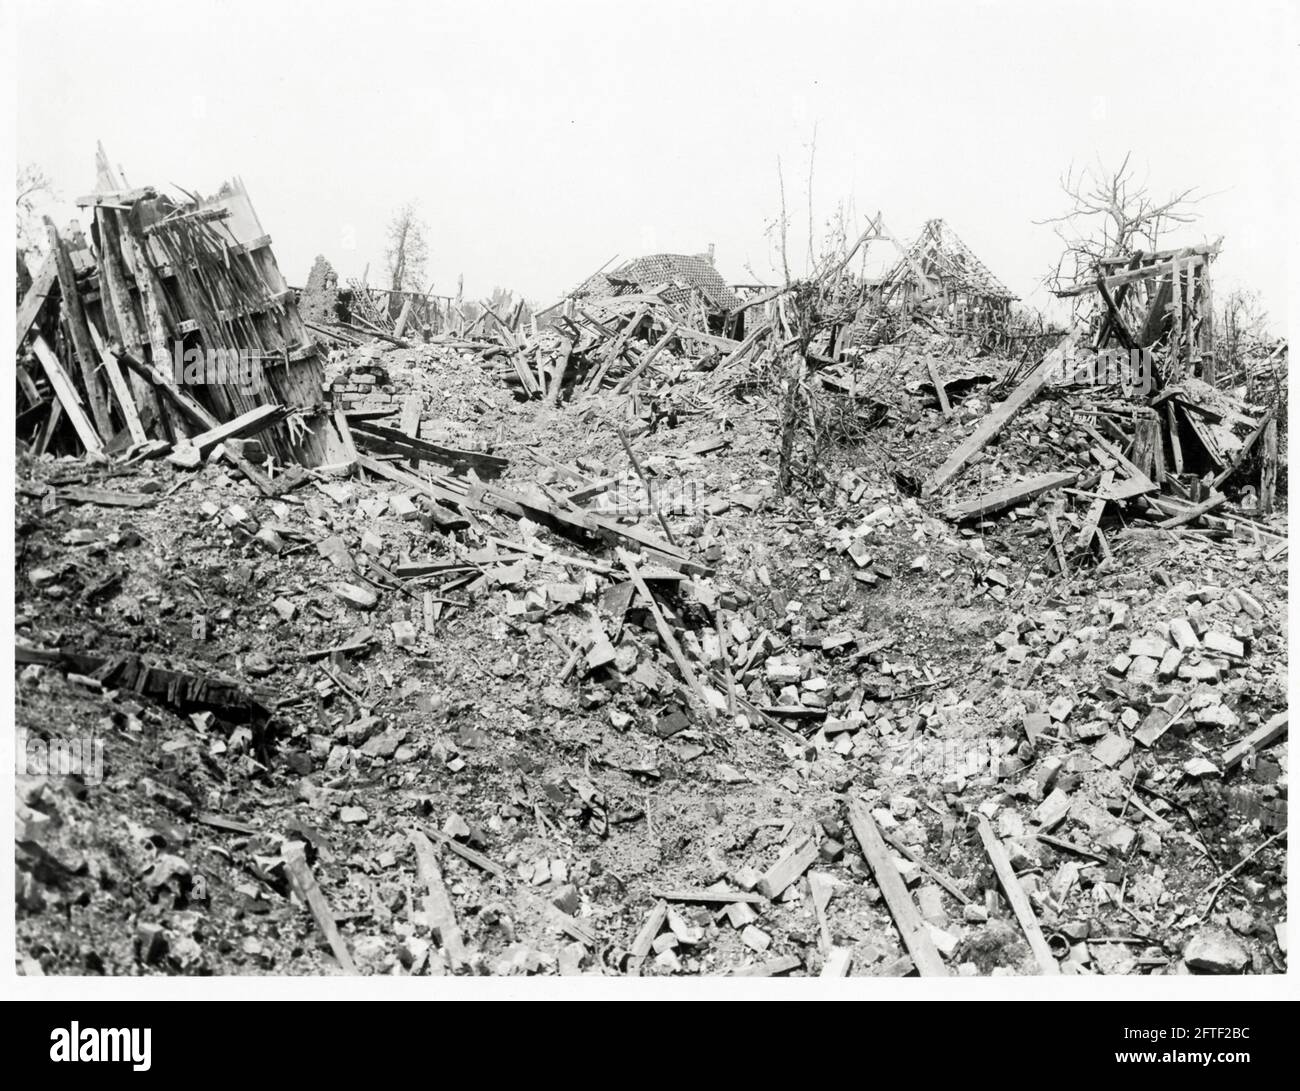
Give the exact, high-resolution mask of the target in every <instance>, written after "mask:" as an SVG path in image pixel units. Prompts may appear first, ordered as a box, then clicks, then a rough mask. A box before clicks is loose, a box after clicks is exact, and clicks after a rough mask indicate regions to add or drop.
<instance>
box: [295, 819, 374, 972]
mask: <svg viewBox="0 0 1300 1091" xmlns="http://www.w3.org/2000/svg"><path fill="white" fill-rule="evenodd" d="M280 855H281V857H282V859H283V860H284V869H285V872H286V873H287V874H288V876H289V881H290V882H291V883H292V884H293V887H294V889H295V890H296V891H297V892H298V896H299V897H300V898H302V900H303V901H305V902H306V903H307V908H308V909H310V910H311V915H312V917H313V918H315V920H316V927H317V928H319V929H320V930H321V934H322V935H324V937H325V940H326V942H328V943H329V945H330V950H331V951H333V952H334V957H335V959H337V960H338V964H339V966H340V967H341V968H342V970H343V972H344V973H346V974H355V973H356V972H357V967H356V963H354V962H353V961H352V952H351V951H349V950H348V945H347V943H346V942H345V941H344V939H343V936H342V934H341V933H340V932H339V926H338V923H337V922H336V921H335V920H334V913H333V912H332V911H331V910H330V906H329V902H327V901H326V900H325V895H324V894H323V893H321V889H320V886H319V884H318V883H317V882H316V876H315V875H313V874H312V871H311V868H310V867H309V866H308V864H307V847H306V845H304V844H303V843H302V842H301V841H286V842H285V843H284V844H283V845H282V846H281V847H280Z"/></svg>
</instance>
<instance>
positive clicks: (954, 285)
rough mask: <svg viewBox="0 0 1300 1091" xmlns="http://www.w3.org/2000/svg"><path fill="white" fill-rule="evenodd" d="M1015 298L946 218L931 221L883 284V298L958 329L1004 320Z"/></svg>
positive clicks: (880, 291) (905, 310) (880, 290)
mask: <svg viewBox="0 0 1300 1091" xmlns="http://www.w3.org/2000/svg"><path fill="white" fill-rule="evenodd" d="M1016 298H1017V296H1016V295H1015V294H1014V293H1012V292H1011V291H1010V290H1009V289H1008V288H1007V287H1006V285H1004V284H1003V283H1002V282H1001V281H1000V280H998V278H997V277H995V276H994V275H993V273H992V272H990V271H989V268H988V266H986V265H985V264H984V263H983V262H982V261H981V260H980V259H979V258H978V257H976V255H975V253H974V252H973V251H972V250H971V249H970V247H968V246H967V245H966V244H965V243H964V242H962V240H961V239H960V238H958V236H957V234H956V232H955V231H953V229H952V228H951V227H949V226H948V224H947V223H946V222H945V221H944V220H928V221H926V223H925V226H924V227H923V228H922V229H921V232H920V234H919V235H917V237H916V239H915V240H914V241H913V242H912V243H911V245H910V246H908V247H907V248H906V249H905V250H904V251H903V252H902V253H901V254H900V255H899V257H898V260H897V261H896V262H895V263H894V266H893V267H892V268H891V269H890V270H889V271H888V272H887V273H886V274H885V276H884V277H883V278H882V279H881V281H880V284H879V288H878V299H879V301H880V302H881V303H882V304H889V303H891V302H894V303H896V304H897V305H898V306H899V307H900V308H901V309H902V311H903V313H904V314H905V315H912V314H915V313H922V314H928V315H939V316H941V317H942V318H943V319H944V321H945V323H946V325H947V327H948V329H950V330H951V331H953V332H962V331H965V330H969V329H973V328H984V327H990V326H1003V325H1005V324H1006V321H1007V317H1008V313H1009V311H1010V308H1011V304H1012V303H1013V302H1014V301H1015V300H1016Z"/></svg>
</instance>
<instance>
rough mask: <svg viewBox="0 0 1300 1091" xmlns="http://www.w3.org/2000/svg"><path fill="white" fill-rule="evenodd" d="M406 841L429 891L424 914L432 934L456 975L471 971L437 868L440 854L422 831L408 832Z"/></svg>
mask: <svg viewBox="0 0 1300 1091" xmlns="http://www.w3.org/2000/svg"><path fill="white" fill-rule="evenodd" d="M407 837H409V838H410V841H411V845H412V846H413V847H414V849H415V868H416V871H417V872H418V874H419V876H420V881H421V882H422V883H424V885H425V887H427V888H428V891H429V893H428V894H427V895H425V898H424V914H425V918H426V920H427V923H428V925H429V931H430V932H432V933H433V935H434V938H435V939H436V940H437V941H438V945H439V946H440V947H441V948H442V949H443V951H445V952H446V954H447V961H448V962H449V963H450V965H451V969H452V972H453V973H454V972H455V971H457V970H464V969H468V967H469V965H470V958H469V952H468V951H467V950H466V949H465V941H464V937H463V935H462V933H461V930H460V925H459V924H457V923H456V909H455V907H454V906H453V905H452V902H451V895H450V894H449V893H448V892H447V886H446V884H445V883H444V882H443V881H442V869H441V868H440V867H439V866H438V854H437V853H436V852H435V851H434V848H433V842H432V841H430V840H429V839H428V838H427V837H425V836H424V834H422V833H421V832H420V831H419V830H408V831H407Z"/></svg>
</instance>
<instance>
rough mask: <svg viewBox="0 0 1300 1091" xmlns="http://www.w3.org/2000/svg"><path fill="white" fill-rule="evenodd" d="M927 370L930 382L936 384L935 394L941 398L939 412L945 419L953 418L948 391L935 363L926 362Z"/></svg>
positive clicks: (931, 361)
mask: <svg viewBox="0 0 1300 1091" xmlns="http://www.w3.org/2000/svg"><path fill="white" fill-rule="evenodd" d="M925 370H926V371H927V372H929V374H930V382H932V383H933V384H934V392H935V394H937V395H938V396H939V411H940V412H941V413H942V414H943V415H944V417H945V418H947V417H951V416H952V406H951V405H949V404H948V391H947V390H945V389H944V386H943V382H942V381H941V380H940V378H939V373H938V372H937V371H935V369H934V361H933V360H926V362H925Z"/></svg>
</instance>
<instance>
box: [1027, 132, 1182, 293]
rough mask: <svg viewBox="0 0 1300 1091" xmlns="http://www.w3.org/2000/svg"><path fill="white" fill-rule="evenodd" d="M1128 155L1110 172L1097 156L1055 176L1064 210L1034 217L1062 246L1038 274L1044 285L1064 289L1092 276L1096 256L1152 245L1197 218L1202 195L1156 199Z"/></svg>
mask: <svg viewBox="0 0 1300 1091" xmlns="http://www.w3.org/2000/svg"><path fill="white" fill-rule="evenodd" d="M1132 157H1133V153H1132V152H1129V153H1128V154H1127V155H1125V156H1124V160H1123V162H1121V163H1120V165H1119V167H1118V168H1117V169H1116V170H1108V169H1107V168H1106V167H1105V166H1104V165H1103V164H1102V163H1101V161H1100V160H1099V161H1098V162H1097V164H1096V166H1095V167H1085V168H1084V169H1083V170H1082V171H1079V172H1078V173H1077V174H1076V173H1075V169H1074V167H1073V166H1071V167H1070V169H1069V171H1067V172H1066V173H1065V174H1064V175H1063V176H1062V177H1061V189H1062V190H1063V191H1064V193H1065V195H1066V196H1067V197H1068V198H1069V199H1070V208H1069V210H1068V211H1067V212H1064V213H1063V214H1061V215H1060V216H1053V217H1051V218H1049V219H1046V220H1036V221H1034V222H1035V223H1038V224H1050V225H1052V227H1053V228H1054V229H1055V231H1056V234H1057V236H1058V237H1059V238H1060V240H1061V241H1062V242H1063V243H1064V244H1065V250H1064V252H1063V253H1062V254H1061V257H1060V258H1059V259H1058V260H1057V262H1056V267H1055V268H1054V269H1052V270H1051V271H1050V272H1049V273H1048V274H1047V276H1046V277H1045V278H1044V282H1045V283H1046V284H1047V286H1048V287H1049V288H1051V289H1053V290H1057V289H1063V288H1068V287H1071V286H1073V285H1075V284H1077V283H1078V282H1079V281H1080V280H1084V279H1089V278H1091V277H1092V276H1095V270H1096V267H1097V264H1098V262H1100V261H1101V259H1102V258H1107V257H1114V256H1116V255H1120V254H1129V253H1131V252H1132V251H1134V250H1137V249H1144V250H1155V249H1158V248H1159V244H1160V238H1161V236H1162V235H1163V234H1164V233H1165V232H1166V231H1168V230H1169V228H1170V227H1172V226H1174V225H1176V224H1187V223H1192V222H1194V221H1195V220H1196V219H1197V218H1198V216H1197V213H1195V212H1193V211H1192V206H1193V205H1195V204H1196V203H1197V202H1198V201H1200V200H1201V199H1202V198H1200V197H1197V196H1195V193H1196V190H1195V189H1194V188H1192V189H1184V190H1179V191H1177V192H1174V193H1170V194H1169V195H1168V196H1167V197H1165V198H1164V200H1158V199H1156V198H1155V197H1153V196H1152V195H1151V190H1150V188H1149V186H1148V185H1147V182H1146V181H1145V180H1143V181H1138V179H1137V177H1136V175H1135V172H1134V170H1133V167H1132V166H1131V165H1130V160H1131V159H1132Z"/></svg>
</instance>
